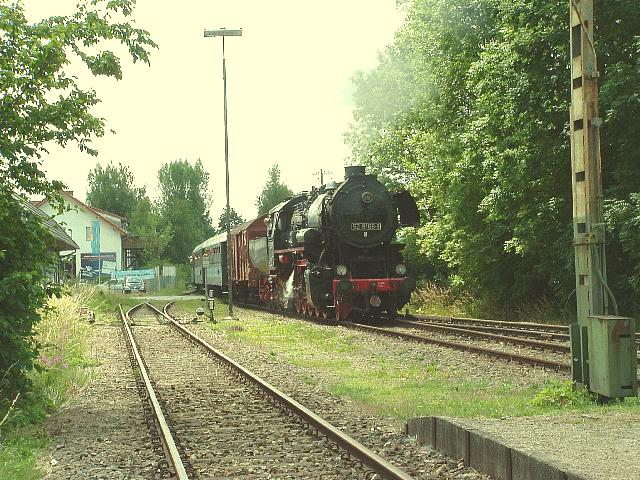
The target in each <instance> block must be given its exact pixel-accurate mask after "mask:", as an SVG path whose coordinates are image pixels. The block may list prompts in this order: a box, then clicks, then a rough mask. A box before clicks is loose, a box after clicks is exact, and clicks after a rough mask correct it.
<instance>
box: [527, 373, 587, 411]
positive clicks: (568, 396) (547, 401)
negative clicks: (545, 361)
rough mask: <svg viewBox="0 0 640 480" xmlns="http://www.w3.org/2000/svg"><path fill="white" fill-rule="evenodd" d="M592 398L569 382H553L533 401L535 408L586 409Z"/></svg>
mask: <svg viewBox="0 0 640 480" xmlns="http://www.w3.org/2000/svg"><path fill="white" fill-rule="evenodd" d="M590 404H591V398H590V397H589V394H588V393H587V392H586V391H585V390H577V389H575V388H574V387H573V383H571V382H570V381H569V380H567V381H564V382H553V383H551V384H550V385H547V386H546V387H544V388H542V389H541V390H540V391H539V392H538V393H537V394H536V395H535V396H534V397H533V398H532V399H531V405H532V406H534V407H556V408H557V407H585V406H588V405H590Z"/></svg>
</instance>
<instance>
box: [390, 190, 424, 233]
mask: <svg viewBox="0 0 640 480" xmlns="http://www.w3.org/2000/svg"><path fill="white" fill-rule="evenodd" d="M393 203H395V206H396V209H397V210H398V215H399V216H400V226H401V227H417V226H418V225H420V213H419V212H418V205H417V204H416V200H415V198H413V196H412V195H411V194H410V193H409V192H407V191H406V190H400V191H399V192H395V193H394V194H393Z"/></svg>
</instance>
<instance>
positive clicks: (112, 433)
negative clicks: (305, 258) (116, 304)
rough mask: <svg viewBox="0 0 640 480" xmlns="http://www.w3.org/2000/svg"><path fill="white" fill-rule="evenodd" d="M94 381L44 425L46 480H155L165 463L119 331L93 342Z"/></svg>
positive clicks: (102, 329)
mask: <svg viewBox="0 0 640 480" xmlns="http://www.w3.org/2000/svg"><path fill="white" fill-rule="evenodd" d="M89 348H90V351H91V352H92V353H91V357H92V358H93V359H95V360H96V362H97V363H98V366H96V367H93V368H92V370H93V372H92V380H90V382H89V383H88V385H87V386H86V387H85V388H84V389H83V390H82V392H81V393H80V394H79V395H78V396H77V397H76V398H74V399H73V400H72V401H71V402H69V403H68V404H67V405H66V406H65V407H63V408H62V409H61V410H60V411H59V412H57V413H56V414H54V415H52V416H51V417H49V418H48V419H47V420H46V421H45V424H44V429H45V431H46V432H47V433H48V434H49V435H50V436H51V440H52V441H51V447H50V448H49V452H48V455H49V456H48V459H47V463H48V466H49V468H48V469H49V471H48V473H47V475H46V477H45V478H46V479H49V480H58V479H60V480H67V479H72V478H73V479H93V478H95V479H98V478H99V479H107V478H108V479H110V480H111V479H154V478H156V473H157V468H156V466H157V464H158V462H159V461H160V460H161V458H160V457H158V456H157V455H156V453H155V452H154V450H153V448H152V447H151V439H150V437H149V431H148V429H147V424H146V422H145V419H144V416H143V411H142V407H141V403H140V398H139V397H138V392H137V389H136V384H135V381H134V378H133V373H132V371H131V364H130V363H129V357H128V354H127V350H126V348H125V343H124V337H123V335H122V331H121V329H120V327H119V326H114V325H101V324H97V325H95V326H94V327H93V329H92V334H91V337H90V338H89Z"/></svg>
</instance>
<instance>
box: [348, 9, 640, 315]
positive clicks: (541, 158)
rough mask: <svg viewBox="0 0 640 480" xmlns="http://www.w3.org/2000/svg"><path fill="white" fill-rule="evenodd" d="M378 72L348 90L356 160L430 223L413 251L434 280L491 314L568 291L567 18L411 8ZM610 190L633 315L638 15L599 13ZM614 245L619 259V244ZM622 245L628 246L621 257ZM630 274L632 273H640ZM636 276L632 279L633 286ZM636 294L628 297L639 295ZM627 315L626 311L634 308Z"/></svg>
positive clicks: (618, 261) (619, 261) (638, 183)
mask: <svg viewBox="0 0 640 480" xmlns="http://www.w3.org/2000/svg"><path fill="white" fill-rule="evenodd" d="M406 5H407V15H406V21H405V24H404V25H403V27H402V28H401V30H400V31H399V32H398V34H397V35H396V39H395V42H394V44H393V45H391V46H390V47H389V48H388V49H387V50H386V52H385V53H384V54H382V55H381V57H380V62H379V65H378V66H377V67H376V68H375V69H374V70H373V71H371V72H361V73H359V74H358V75H356V77H355V78H354V83H355V87H356V88H355V95H354V98H355V104H356V106H355V114H354V123H353V125H352V127H351V128H350V130H349V132H348V133H347V134H346V139H347V142H348V143H349V144H350V145H351V147H352V152H353V153H352V156H353V158H354V160H356V161H358V162H364V163H366V164H368V165H369V167H370V171H373V172H376V173H378V174H379V175H380V177H381V178H382V179H383V181H385V182H386V183H387V184H389V185H390V186H396V185H398V184H404V185H406V186H407V187H408V188H409V189H410V190H411V191H412V192H413V193H414V194H415V195H416V196H417V197H418V201H419V204H420V205H422V206H423V208H425V209H427V210H429V212H430V215H429V221H428V222H427V223H426V224H425V225H423V226H422V227H421V228H420V229H419V231H418V238H417V242H416V246H417V247H418V249H419V251H420V252H421V253H422V254H423V255H425V256H427V258H429V260H430V262H431V264H432V266H433V272H430V273H431V274H432V275H433V276H434V277H436V278H444V279H446V281H448V282H449V284H450V285H451V286H454V287H456V288H461V289H464V290H466V291H467V292H468V293H471V294H472V295H473V296H474V297H476V299H489V301H488V302H485V303H486V304H487V305H486V306H487V308H488V311H487V314H495V312H496V311H497V310H500V311H502V312H504V310H505V306H506V305H507V304H510V305H512V306H514V305H516V304H518V303H525V302H530V301H532V299H539V298H542V297H550V298H554V299H555V300H556V303H557V304H558V305H562V304H564V303H565V301H566V298H567V297H568V296H569V294H570V293H571V291H572V290H573V288H574V287H575V279H574V274H573V268H574V267H573V264H574V261H573V248H572V219H571V215H572V211H571V204H572V198H571V181H570V171H571V170H570V166H569V165H570V148H569V138H568V126H567V125H568V121H569V114H568V111H569V102H570V97H569V93H570V92H569V89H568V87H567V82H568V79H569V76H570V74H569V62H570V53H569V42H568V38H567V35H568V32H567V30H568V27H567V18H568V15H569V12H568V5H567V4H565V3H562V2H548V1H546V0H527V1H525V0H473V1H469V0H410V1H409V2H406ZM597 15H598V22H597V24H596V26H597V29H598V30H597V31H596V48H597V49H598V51H599V52H600V54H601V55H600V69H601V74H602V75H601V79H602V80H601V92H602V95H601V105H600V106H601V112H602V114H603V117H604V124H605V127H609V128H604V129H603V141H602V152H603V165H604V173H603V182H604V187H605V196H606V197H609V198H612V199H617V200H619V201H620V202H609V203H607V204H606V208H610V209H612V210H611V212H610V215H608V217H607V218H608V219H609V222H610V227H612V228H613V235H610V236H609V240H610V245H609V247H610V248H609V252H610V255H609V257H611V258H612V259H613V260H614V261H612V262H610V264H609V265H608V271H609V277H610V283H616V284H617V285H618V286H621V287H623V292H624V294H623V295H621V297H623V299H624V300H623V301H622V302H620V303H621V304H622V303H626V305H625V307H624V308H626V309H627V311H630V312H634V311H635V312H637V311H640V301H638V300H637V299H638V298H640V290H639V289H637V287H636V285H637V283H634V282H633V281H631V282H630V281H626V280H628V279H629V278H633V275H634V267H633V265H634V264H633V259H636V258H637V257H634V256H633V255H632V250H633V248H630V247H631V245H634V243H633V242H635V240H631V239H632V236H631V235H630V234H628V232H626V230H625V229H624V228H623V225H624V224H625V220H626V222H628V223H633V222H634V221H635V220H634V219H636V218H637V217H636V216H635V215H636V212H637V210H635V209H634V208H633V205H636V203H635V200H634V199H633V197H632V195H633V193H634V192H640V174H639V173H638V172H639V170H638V168H637V165H638V162H639V161H640V148H638V147H639V146H640V140H638V138H639V137H638V135H637V133H636V131H637V121H636V120H635V119H637V118H638V115H639V114H640V102H639V101H638V98H637V95H635V94H634V93H632V92H635V91H637V87H638V86H640V68H639V65H640V60H639V59H640V44H639V42H638V39H637V32H638V29H639V28H640V7H638V4H637V2H632V1H630V0H625V1H623V2H607V4H606V7H603V8H602V9H601V10H599V11H598V14H597ZM620 242H622V244H621V243H620ZM625 242H626V243H625ZM636 272H637V270H636ZM636 275H637V273H636ZM632 288H635V290H632ZM634 304H635V306H634Z"/></svg>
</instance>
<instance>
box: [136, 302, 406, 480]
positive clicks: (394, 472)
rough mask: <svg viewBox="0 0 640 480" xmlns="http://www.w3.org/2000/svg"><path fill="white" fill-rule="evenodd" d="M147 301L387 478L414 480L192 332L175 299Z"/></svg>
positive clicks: (282, 403)
mask: <svg viewBox="0 0 640 480" xmlns="http://www.w3.org/2000/svg"><path fill="white" fill-rule="evenodd" d="M147 305H148V306H149V307H150V308H151V309H153V310H155V311H156V312H158V313H159V314H160V315H163V316H164V318H166V319H167V320H168V321H169V322H170V323H171V324H172V325H173V326H174V327H176V328H177V329H178V330H179V331H180V332H181V333H182V334H183V335H185V336H186V337H187V338H188V339H189V340H191V341H193V342H195V343H197V344H198V345H200V346H202V347H203V348H204V349H205V350H207V351H208V352H209V353H211V354H212V355H214V356H215V357H217V358H219V359H220V360H222V361H223V362H224V363H226V364H227V365H229V366H230V367H231V368H233V369H234V370H235V371H237V372H238V373H240V374H241V375H242V376H244V377H245V378H247V379H249V380H250V381H251V382H252V383H254V384H255V385H256V386H258V387H259V388H260V389H261V390H262V391H263V392H265V393H266V394H267V395H269V396H270V397H271V398H273V399H274V400H276V401H277V402H279V403H280V404H281V405H283V406H284V407H285V408H287V410H289V411H291V412H293V413H294V414H296V415H297V416H299V417H300V418H302V419H304V420H305V421H306V422H307V423H308V424H309V425H312V426H313V427H314V428H316V429H317V430H318V431H319V432H321V433H322V434H323V435H325V436H326V437H327V438H329V439H330V440H332V441H333V442H335V443H336V444H337V445H338V446H339V447H340V448H342V449H343V450H345V451H346V452H348V453H349V454H350V455H351V456H352V457H354V458H356V459H358V460H359V461H360V462H362V464H363V465H365V466H366V467H367V468H369V469H371V470H372V471H373V472H375V473H378V474H380V475H382V477H383V478H385V479H389V480H412V478H413V477H411V476H410V475H409V474H407V473H406V472H404V471H402V470H401V469H399V468H398V467H396V466H395V465H393V464H391V463H389V462H388V461H386V460H385V459H384V458H382V457H380V456H379V455H378V454H376V453H375V452H373V451H372V450H370V449H368V448H367V447H365V446H364V445H362V444H361V443H359V442H358V441H357V440H355V439H353V438H351V437H350V436H348V435H347V434H345V433H344V432H342V431H341V430H339V429H337V428H336V427H334V426H333V425H331V424H330V423H329V422H327V421H326V420H324V419H323V418H321V417H320V416H318V415H316V414H315V413H314V412H312V411H311V410H309V409H308V408H306V407H305V406H303V405H302V404H300V403H298V402H297V401H295V400H294V399H293V398H291V397H289V396H288V395H286V394H285V393H283V392H281V391H280V390H278V389H277V388H275V387H273V386H272V385H270V384H269V383H268V382H266V381H265V380H263V379H261V378H260V377H258V376H257V375H255V374H254V373H252V372H250V371H249V370H247V369H246V368H244V367H243V366H242V365H240V364H239V363H237V362H236V361H234V360H233V359H231V358H229V357H227V356H226V355H225V354H224V353H222V352H220V351H219V350H216V349H215V348H214V347H212V346H211V345H209V344H208V343H207V342H206V341H205V340H203V339H202V338H200V337H198V336H197V335H196V334H195V333H193V332H191V331H190V330H188V329H187V328H185V327H183V326H182V325H181V324H180V323H178V322H177V321H176V320H175V319H174V318H173V317H171V316H170V315H169V314H168V313H167V309H168V307H169V306H170V305H171V303H168V304H167V305H165V307H164V309H163V311H160V310H159V309H157V308H156V307H154V306H153V305H151V304H150V303H147Z"/></svg>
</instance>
